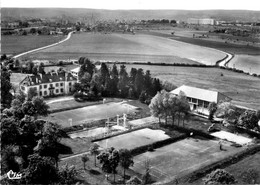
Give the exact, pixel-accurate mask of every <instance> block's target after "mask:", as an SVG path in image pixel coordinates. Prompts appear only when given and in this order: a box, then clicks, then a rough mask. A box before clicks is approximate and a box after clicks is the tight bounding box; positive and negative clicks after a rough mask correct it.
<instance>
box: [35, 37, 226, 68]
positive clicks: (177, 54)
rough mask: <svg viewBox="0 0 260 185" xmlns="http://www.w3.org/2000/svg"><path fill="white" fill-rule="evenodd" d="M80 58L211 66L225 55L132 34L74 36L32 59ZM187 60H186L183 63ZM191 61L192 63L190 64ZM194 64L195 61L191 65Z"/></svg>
mask: <svg viewBox="0 0 260 185" xmlns="http://www.w3.org/2000/svg"><path fill="white" fill-rule="evenodd" d="M75 55H77V56H78V57H80V56H82V55H83V56H87V57H89V58H91V59H98V60H101V59H103V60H112V61H116V60H119V61H122V60H123V61H143V62H148V61H150V62H159V63H161V62H165V63H173V62H179V63H181V62H185V63H187V62H188V63H194V61H197V62H201V63H205V64H212V63H215V62H216V61H217V60H220V59H222V58H224V57H225V54H223V53H220V52H216V51H213V50H211V49H209V48H204V47H200V46H194V45H190V44H186V43H181V42H176V41H174V40H171V39H167V38H163V37H156V36H151V35H143V34H137V35H130V34H100V33H98V34H93V33H80V34H74V35H73V36H72V38H71V39H70V40H68V41H67V42H64V43H62V44H60V45H58V46H55V47H52V48H48V49H45V50H42V51H39V52H38V53H35V54H33V55H32V57H37V58H41V59H43V58H52V57H53V58H63V57H67V58H68V57H69V56H70V57H73V58H75V57H76V56H75ZM183 58H186V59H183ZM187 59H189V60H187ZM192 60H194V61H192Z"/></svg>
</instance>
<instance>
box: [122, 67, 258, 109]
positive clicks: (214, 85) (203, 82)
mask: <svg viewBox="0 0 260 185" xmlns="http://www.w3.org/2000/svg"><path fill="white" fill-rule="evenodd" d="M132 67H134V68H143V69H144V71H145V70H150V71H151V74H152V76H153V77H156V78H159V79H160V80H167V81H169V82H171V83H173V84H174V85H176V86H181V85H183V84H185V85H190V86H194V87H199V88H205V89H211V90H216V91H219V92H221V93H223V94H225V95H227V96H229V97H231V98H232V99H233V102H234V103H235V104H237V105H241V106H246V107H249V108H254V109H257V108H259V105H260V94H259V92H260V85H259V82H260V81H259V78H256V77H252V76H249V75H246V74H241V73H235V72H232V71H228V70H223V69H219V68H199V67H169V66H160V67H158V66H150V65H126V68H127V70H129V71H130V70H131V68H132ZM221 74H223V76H221Z"/></svg>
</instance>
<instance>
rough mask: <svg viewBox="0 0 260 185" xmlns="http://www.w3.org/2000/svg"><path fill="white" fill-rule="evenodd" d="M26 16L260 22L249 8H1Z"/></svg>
mask: <svg viewBox="0 0 260 185" xmlns="http://www.w3.org/2000/svg"><path fill="white" fill-rule="evenodd" d="M26 18H49V19H50V18H65V19H67V20H70V21H77V20H89V19H95V20H115V19H119V20H123V19H124V20H141V19H144V20H146V19H175V20H182V21H186V20H187V19H188V18H214V19H216V20H224V21H250V22H251V21H254V22H260V11H250V10H101V9H81V8H73V9H70V8H2V9H1V19H2V20H7V21H10V20H16V19H26Z"/></svg>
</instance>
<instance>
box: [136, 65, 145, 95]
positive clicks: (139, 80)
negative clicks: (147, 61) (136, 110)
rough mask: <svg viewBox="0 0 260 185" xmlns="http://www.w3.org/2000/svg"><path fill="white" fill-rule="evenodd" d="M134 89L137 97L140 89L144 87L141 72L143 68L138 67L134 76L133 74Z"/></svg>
mask: <svg viewBox="0 0 260 185" xmlns="http://www.w3.org/2000/svg"><path fill="white" fill-rule="evenodd" d="M134 89H135V93H136V97H139V96H140V94H141V92H142V90H143V89H144V74H143V69H141V68H140V69H138V70H137V73H136V76H135V81H134Z"/></svg>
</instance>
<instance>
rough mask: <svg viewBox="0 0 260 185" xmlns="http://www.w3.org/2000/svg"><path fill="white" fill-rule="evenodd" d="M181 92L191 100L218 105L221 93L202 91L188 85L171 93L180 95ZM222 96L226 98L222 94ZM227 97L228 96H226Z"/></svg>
mask: <svg viewBox="0 0 260 185" xmlns="http://www.w3.org/2000/svg"><path fill="white" fill-rule="evenodd" d="M180 91H182V92H184V93H185V95H186V96H187V97H190V98H196V99H199V100H204V101H208V102H216V103H218V97H219V94H221V93H219V92H217V91H211V90H207V89H201V88H197V87H191V86H187V85H182V86H180V87H178V88H177V89H174V90H173V91H171V93H173V94H176V95H178V94H179V93H180ZM222 96H225V95H223V94H222ZM225 97H227V96H225Z"/></svg>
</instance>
